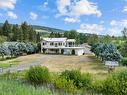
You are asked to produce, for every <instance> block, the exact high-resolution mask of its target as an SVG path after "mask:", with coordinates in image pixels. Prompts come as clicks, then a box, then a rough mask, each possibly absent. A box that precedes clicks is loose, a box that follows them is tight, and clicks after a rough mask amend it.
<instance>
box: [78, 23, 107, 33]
mask: <svg viewBox="0 0 127 95" xmlns="http://www.w3.org/2000/svg"><path fill="white" fill-rule="evenodd" d="M104 30H105V28H104V26H103V25H101V24H85V23H83V24H81V25H80V29H78V30H77V31H78V32H80V33H90V34H100V32H103V31H104Z"/></svg>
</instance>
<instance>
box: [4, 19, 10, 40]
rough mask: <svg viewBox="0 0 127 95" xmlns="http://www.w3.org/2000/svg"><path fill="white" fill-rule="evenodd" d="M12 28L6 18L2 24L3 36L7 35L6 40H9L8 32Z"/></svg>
mask: <svg viewBox="0 0 127 95" xmlns="http://www.w3.org/2000/svg"><path fill="white" fill-rule="evenodd" d="M11 31H12V29H11V25H10V24H9V23H8V21H7V20H6V21H5V23H4V24H3V27H2V32H3V33H2V34H3V35H4V36H7V37H8V40H10V38H11V37H10V36H11V35H9V33H11Z"/></svg>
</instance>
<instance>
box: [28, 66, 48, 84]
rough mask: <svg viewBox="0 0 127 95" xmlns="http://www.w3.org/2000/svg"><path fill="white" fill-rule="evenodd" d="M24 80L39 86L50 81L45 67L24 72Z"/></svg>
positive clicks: (32, 68) (37, 67) (36, 67)
mask: <svg viewBox="0 0 127 95" xmlns="http://www.w3.org/2000/svg"><path fill="white" fill-rule="evenodd" d="M26 79H27V80H28V82H30V83H32V84H34V85H39V84H43V83H47V82H48V81H49V80H50V73H49V71H48V69H47V68H46V67H40V66H35V67H31V68H30V69H29V70H28V71H27V72H26Z"/></svg>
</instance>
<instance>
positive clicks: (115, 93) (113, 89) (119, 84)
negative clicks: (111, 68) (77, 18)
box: [92, 70, 127, 95]
mask: <svg viewBox="0 0 127 95" xmlns="http://www.w3.org/2000/svg"><path fill="white" fill-rule="evenodd" d="M92 89H93V90H94V92H97V93H98V94H101V95H127V70H123V71H120V72H115V73H113V74H111V75H110V76H108V77H107V79H106V80H104V81H103V82H98V84H97V83H95V84H94V85H93V86H92Z"/></svg>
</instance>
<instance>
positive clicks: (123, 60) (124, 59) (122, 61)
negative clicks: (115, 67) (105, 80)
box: [121, 58, 127, 66]
mask: <svg viewBox="0 0 127 95" xmlns="http://www.w3.org/2000/svg"><path fill="white" fill-rule="evenodd" d="M121 64H122V65H123V66H127V58H123V59H122V60H121Z"/></svg>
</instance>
